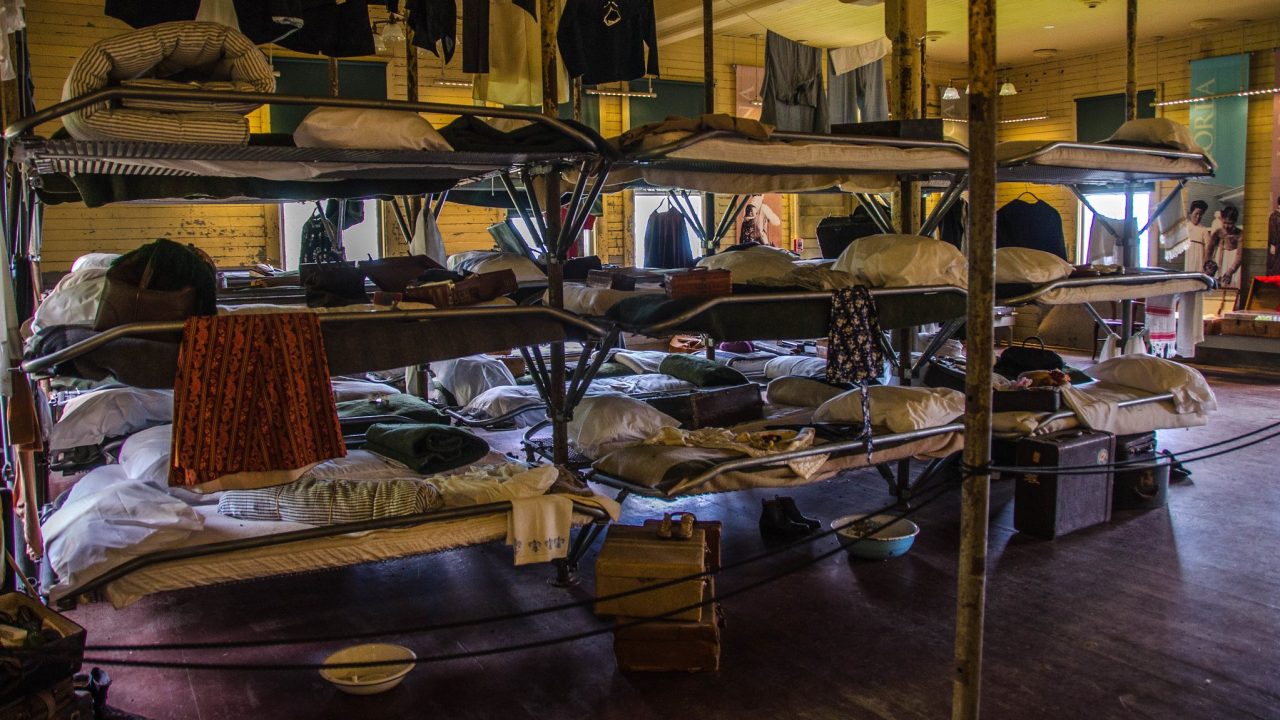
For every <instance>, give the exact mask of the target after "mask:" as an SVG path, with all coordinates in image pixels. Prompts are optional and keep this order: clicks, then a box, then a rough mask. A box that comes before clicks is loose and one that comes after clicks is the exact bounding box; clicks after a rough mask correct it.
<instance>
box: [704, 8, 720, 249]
mask: <svg viewBox="0 0 1280 720" xmlns="http://www.w3.org/2000/svg"><path fill="white" fill-rule="evenodd" d="M712 19H713V10H712V7H711V0H702V112H704V113H707V114H708V115H710V114H711V113H714V112H715V111H716V66H715V61H716V37H715V23H714V22H712ZM715 216H716V195H715V193H713V192H704V193H703V194H702V221H703V224H704V225H705V226H706V229H705V230H706V231H705V234H704V235H703V238H704V239H703V247H702V251H703V253H704V254H706V255H711V254H713V253H714V252H715V248H716V247H717V246H718V245H719V242H718V239H717V238H716V237H715V234H714V233H715V232H716V221H715Z"/></svg>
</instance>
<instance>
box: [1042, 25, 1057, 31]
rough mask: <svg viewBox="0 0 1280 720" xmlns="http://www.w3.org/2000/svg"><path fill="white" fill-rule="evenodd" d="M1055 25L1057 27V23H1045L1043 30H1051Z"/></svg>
mask: <svg viewBox="0 0 1280 720" xmlns="http://www.w3.org/2000/svg"><path fill="white" fill-rule="evenodd" d="M1056 27H1058V26H1057V25H1045V26H1044V29H1045V30H1052V29H1054V28H1056Z"/></svg>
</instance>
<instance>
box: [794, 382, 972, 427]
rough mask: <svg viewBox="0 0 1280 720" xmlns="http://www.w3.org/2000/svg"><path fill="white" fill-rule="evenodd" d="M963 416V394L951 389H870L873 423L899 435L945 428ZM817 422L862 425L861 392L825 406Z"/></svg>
mask: <svg viewBox="0 0 1280 720" xmlns="http://www.w3.org/2000/svg"><path fill="white" fill-rule="evenodd" d="M963 414H964V393H962V392H960V391H959V390H952V389H950V388H925V387H899V386H896V385H873V386H872V387H871V424H872V425H875V426H877V427H887V428H889V430H891V431H893V432H896V433H900V432H910V431H912V430H923V429H925V428H931V427H937V426H939V425H945V424H947V423H949V422H951V421H952V420H955V419H956V418H958V417H960V416H961V415H963ZM813 421H814V422H837V423H860V422H862V395H861V390H850V391H848V392H845V393H841V394H840V395H837V396H835V397H833V398H831V399H830V400H828V401H827V402H825V403H823V404H822V405H821V406H820V407H819V408H818V409H817V410H816V411H814V413H813Z"/></svg>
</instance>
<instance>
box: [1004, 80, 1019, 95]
mask: <svg viewBox="0 0 1280 720" xmlns="http://www.w3.org/2000/svg"><path fill="white" fill-rule="evenodd" d="M1000 94H1001V95H1017V94H1018V88H1016V87H1014V86H1013V83H1011V82H1007V81H1006V82H1005V83H1004V84H1002V85H1001V86H1000Z"/></svg>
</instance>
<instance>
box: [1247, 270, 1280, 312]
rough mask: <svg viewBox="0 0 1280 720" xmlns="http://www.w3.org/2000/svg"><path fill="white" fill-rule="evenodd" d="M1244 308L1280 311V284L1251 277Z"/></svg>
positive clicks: (1255, 310)
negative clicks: (1259, 280)
mask: <svg viewBox="0 0 1280 720" xmlns="http://www.w3.org/2000/svg"><path fill="white" fill-rule="evenodd" d="M1241 309H1242V310H1251V311H1253V312H1264V313H1267V312H1280V285H1273V284H1271V283H1264V282H1258V278H1250V279H1249V292H1248V293H1247V294H1246V295H1245V296H1244V305H1242V306H1241Z"/></svg>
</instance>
